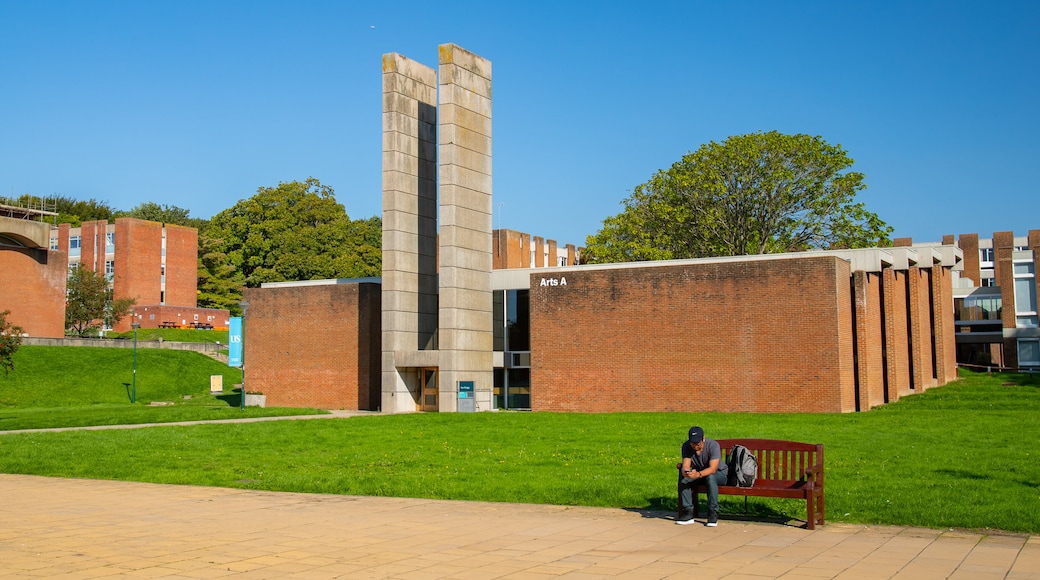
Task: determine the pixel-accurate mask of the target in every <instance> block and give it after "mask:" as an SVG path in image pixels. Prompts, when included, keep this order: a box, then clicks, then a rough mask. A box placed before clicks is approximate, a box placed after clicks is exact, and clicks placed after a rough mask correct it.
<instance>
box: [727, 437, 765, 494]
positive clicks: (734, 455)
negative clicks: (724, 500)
mask: <svg viewBox="0 0 1040 580" xmlns="http://www.w3.org/2000/svg"><path fill="white" fill-rule="evenodd" d="M726 464H727V466H728V467H729V478H728V479H729V481H728V483H729V485H735V486H737V487H751V486H753V485H755V477H756V476H757V475H758V460H757V459H755V454H754V453H751V451H749V450H748V448H747V447H744V446H743V445H734V446H733V449H731V450H730V452H729V458H728V461H727V462H726Z"/></svg>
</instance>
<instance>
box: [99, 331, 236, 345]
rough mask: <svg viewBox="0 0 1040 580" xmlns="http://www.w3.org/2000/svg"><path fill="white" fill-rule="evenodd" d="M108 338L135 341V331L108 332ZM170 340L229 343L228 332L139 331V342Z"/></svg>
mask: <svg viewBox="0 0 1040 580" xmlns="http://www.w3.org/2000/svg"><path fill="white" fill-rule="evenodd" d="M105 336H106V337H107V338H116V339H126V340H133V338H134V331H132V330H131V331H129V332H108V333H106V334H105ZM160 338H162V339H163V340H168V341H170V342H210V343H218V342H219V343H220V344H227V343H228V331H226V330H196V329H194V328H191V329H189V328H142V329H139V330H138V331H137V340H139V341H140V340H159V339H160Z"/></svg>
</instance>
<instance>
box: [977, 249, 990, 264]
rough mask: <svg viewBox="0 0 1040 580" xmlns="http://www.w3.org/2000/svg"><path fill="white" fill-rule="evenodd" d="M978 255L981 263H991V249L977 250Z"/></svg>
mask: <svg viewBox="0 0 1040 580" xmlns="http://www.w3.org/2000/svg"><path fill="white" fill-rule="evenodd" d="M979 255H980V256H979V257H980V258H982V261H983V262H992V261H993V248H979Z"/></svg>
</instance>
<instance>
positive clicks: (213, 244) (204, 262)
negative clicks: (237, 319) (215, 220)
mask: <svg viewBox="0 0 1040 580" xmlns="http://www.w3.org/2000/svg"><path fill="white" fill-rule="evenodd" d="M222 245H223V240H219V239H215V238H211V237H209V235H207V234H204V233H201V232H200V233H199V268H198V305H199V307H200V308H222V309H227V310H229V311H231V313H232V315H235V316H237V315H238V314H239V313H240V310H239V307H238V303H239V302H241V301H242V287H243V286H245V276H243V275H242V272H240V271H239V270H238V269H237V268H235V266H234V264H232V263H231V262H230V261H229V260H228V257H227V254H225V253H224V252H223V251H221V246H222Z"/></svg>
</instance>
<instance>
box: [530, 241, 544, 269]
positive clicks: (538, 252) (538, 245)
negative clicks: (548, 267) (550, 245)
mask: <svg viewBox="0 0 1040 580" xmlns="http://www.w3.org/2000/svg"><path fill="white" fill-rule="evenodd" d="M532 243H533V244H534V267H535V268H544V267H545V238H543V237H541V236H535V237H534V238H533V242H532Z"/></svg>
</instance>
